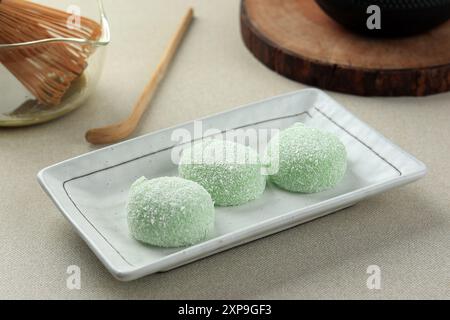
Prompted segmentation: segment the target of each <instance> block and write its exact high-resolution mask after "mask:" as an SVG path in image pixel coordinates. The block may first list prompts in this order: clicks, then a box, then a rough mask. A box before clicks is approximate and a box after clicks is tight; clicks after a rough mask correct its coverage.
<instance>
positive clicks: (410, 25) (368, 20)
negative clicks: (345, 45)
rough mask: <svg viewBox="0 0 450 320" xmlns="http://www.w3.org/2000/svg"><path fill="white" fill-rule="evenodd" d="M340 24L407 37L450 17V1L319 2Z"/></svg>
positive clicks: (361, 29) (350, 27) (360, 31)
mask: <svg viewBox="0 0 450 320" xmlns="http://www.w3.org/2000/svg"><path fill="white" fill-rule="evenodd" d="M316 2H317V4H318V5H319V6H320V7H321V8H322V9H323V10H324V11H325V13H327V14H328V15H329V16H330V17H331V18H333V19H334V20H335V21H337V22H338V23H340V24H342V25H344V26H345V27H347V28H349V29H351V30H353V31H356V32H358V33H362V34H365V35H369V36H375V37H377V36H380V37H396V36H408V35H413V34H417V33H421V32H425V31H427V30H430V29H432V28H434V27H436V26H438V25H440V24H442V23H444V22H445V21H447V20H448V19H449V18H450V0H316Z"/></svg>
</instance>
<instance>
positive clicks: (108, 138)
mask: <svg viewBox="0 0 450 320" xmlns="http://www.w3.org/2000/svg"><path fill="white" fill-rule="evenodd" d="M193 17H194V10H193V9H192V8H189V10H188V12H187V13H186V15H185V16H184V18H183V20H182V22H181V24H180V25H179V27H178V30H177V32H176V33H175V34H174V36H173V37H172V39H171V41H170V43H169V46H168V47H167V49H166V51H165V52H164V55H163V58H162V59H161V61H160V63H159V65H158V67H157V68H156V71H155V72H154V73H153V75H152V78H151V79H150V82H149V83H148V84H147V86H146V87H145V89H144V91H143V92H142V94H141V97H140V98H139V100H138V101H137V103H136V105H135V106H134V109H133V111H132V113H131V115H130V116H129V117H128V118H127V119H125V120H124V121H122V122H119V123H116V124H113V125H110V126H107V127H103V128H97V129H92V130H89V131H88V132H87V133H86V140H87V141H88V142H90V143H92V144H95V145H101V144H110V143H115V142H118V141H121V140H123V139H125V138H127V137H129V136H130V135H131V134H132V133H133V132H134V130H135V129H136V128H137V126H138V124H139V121H140V120H141V117H142V115H143V114H144V112H145V110H146V109H147V107H148V105H149V103H150V101H151V100H152V98H153V96H154V93H155V92H156V89H157V88H158V85H159V83H160V82H161V81H162V80H163V78H164V76H165V75H166V71H167V68H168V67H169V65H170V63H171V62H172V60H173V57H174V56H175V53H176V52H177V49H178V47H179V45H180V43H181V41H182V40H183V37H184V35H185V34H186V31H187V30H188V29H189V26H190V25H191V22H192V19H193Z"/></svg>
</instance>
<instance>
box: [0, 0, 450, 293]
mask: <svg viewBox="0 0 450 320" xmlns="http://www.w3.org/2000/svg"><path fill="white" fill-rule="evenodd" d="M189 3H191V4H193V5H194V6H195V9H196V16H197V19H196V20H195V22H194V24H193V27H192V29H191V31H190V32H189V34H188V36H187V38H186V41H185V42H184V44H183V46H182V48H181V50H180V52H179V54H178V56H177V58H176V60H175V62H174V64H173V66H172V67H171V69H170V71H169V73H168V76H167V79H166V80H165V81H164V83H163V85H162V87H161V89H160V90H159V92H158V94H157V96H156V98H155V100H154V102H153V103H152V105H151V109H150V111H149V112H148V113H147V114H146V115H145V117H144V119H143V121H142V125H141V126H140V128H139V130H138V131H137V132H136V135H142V134H145V133H148V132H151V131H154V130H157V129H161V128H165V127H168V126H172V125H175V124H178V123H181V122H185V121H188V120H193V119H196V118H199V117H203V116H206V115H211V114H214V113H217V112H220V111H224V110H227V109H230V108H233V107H235V106H238V105H242V104H246V103H249V102H253V101H255V100H260V99H263V98H267V97H270V96H273V95H277V94H281V93H285V92H289V91H293V90H297V89H300V88H303V87H304V86H302V85H300V84H298V83H295V82H292V81H290V80H287V79H284V78H282V77H280V76H278V75H277V74H275V73H273V72H272V71H270V70H268V69H266V68H265V67H263V66H262V65H261V64H260V63H259V62H257V61H256V60H255V59H254V58H253V57H252V55H251V54H250V53H249V52H248V51H247V50H246V48H245V47H244V45H243V43H242V41H241V39H240V33H239V1H237V0H232V1H231V0H220V1H219V0H196V1H186V0H153V1H144V0H134V1H113V0H105V6H106V9H107V12H108V15H109V17H110V19H111V21H112V35H113V42H112V44H111V46H110V47H109V52H108V55H107V59H106V62H105V71H104V74H103V77H102V78H101V81H100V84H99V87H98V90H97V91H96V93H95V94H94V95H93V96H92V97H91V98H90V99H89V100H88V102H87V103H86V105H85V106H84V107H83V108H81V109H79V110H77V111H76V112H74V113H72V114H71V115H69V116H67V117H64V118H62V119H60V120H57V121H54V122H52V123H49V124H46V125H42V126H37V127H32V128H28V129H11V130H4V129H0V163H1V166H0V178H1V181H0V298H52V299H54V298H83V299H91V298H103V299H110V298H139V299H140V298H149V299H153V298H161V299H164V298H174V299H192V298H206V299H208V298H235V299H238V298H245V299H259V298H286V299H296V298H339V299H341V298H363V299H366V298H375V299H379V298H395V299H397V298H450V276H449V275H450V273H449V266H450V217H449V211H450V169H449V156H450V94H441V95H436V96H431V97H427V98H362V97H355V96H349V95H341V94H336V93H331V95H332V97H334V98H335V99H337V100H338V101H339V102H340V103H342V104H343V105H344V106H346V107H347V108H348V109H349V110H351V111H352V112H353V113H355V114H356V115H357V116H358V117H360V118H361V119H362V120H364V121H366V122H367V123H368V124H369V125H371V126H373V127H374V128H376V129H377V130H379V131H380V132H381V133H383V134H384V135H385V136H386V137H388V138H390V139H392V140H393V141H394V142H396V143H397V144H398V145H400V146H401V147H402V148H404V149H405V150H407V151H408V152H410V153H412V154H413V155H415V156H417V157H418V158H419V159H420V160H422V161H424V162H425V163H426V164H427V165H428V167H429V174H428V176H427V177H426V178H425V179H423V180H421V181H419V182H418V183H415V184H412V185H408V186H406V187H403V188H399V189H395V190H393V191H389V192H387V193H384V194H382V195H379V196H376V197H373V198H371V199H368V200H365V201H363V202H361V203H359V204H358V205H356V206H354V207H352V208H350V209H347V210H344V211H341V212H339V213H336V214H333V215H330V216H327V217H325V218H322V219H319V220H316V221H314V222H311V223H308V224H305V225H302V226H299V227H296V228H293V229H290V230H288V231H285V232H282V233H279V234H276V235H273V236H270V237H267V238H265V239H262V240H259V241H255V242H252V243H250V244H247V245H244V246H241V247H238V248H235V249H232V250H230V251H227V252H224V253H221V254H218V255H215V256H213V257H210V258H207V259H204V260H202V261H199V262H196V263H194V264H190V265H188V266H185V267H182V268H179V269H177V270H174V271H171V272H168V273H164V274H157V275H153V276H149V277H146V278H144V279H141V280H138V281H135V282H132V283H121V282H118V281H116V280H114V279H113V277H112V276H111V275H110V274H109V273H108V272H107V270H106V269H105V268H104V267H103V265H102V264H101V263H100V262H99V260H97V258H96V257H95V256H94V254H93V253H92V252H91V251H90V250H89V249H88V247H87V246H86V245H85V243H84V242H83V241H82V240H81V239H80V238H79V237H78V236H77V235H76V234H75V231H74V230H73V229H72V227H71V226H70V225H69V223H68V222H66V220H65V219H64V218H63V217H62V216H61V214H60V213H59V212H58V210H57V209H56V207H55V206H54V205H53V204H52V203H51V201H50V199H49V198H48V197H47V196H46V195H45V194H44V192H43V191H42V190H41V189H40V187H39V185H38V183H37V181H36V174H37V172H38V171H39V170H40V169H42V168H44V167H46V166H48V165H51V164H54V163H56V162H59V161H62V160H66V159H68V158H71V157H74V156H77V155H80V154H83V153H86V152H88V151H91V150H93V149H94V148H93V147H91V146H89V145H88V144H87V143H86V142H85V141H84V138H83V137H84V132H85V131H86V130H87V129H89V128H92V127H98V126H101V125H105V124H110V123H112V122H114V121H117V120H119V119H122V118H123V117H124V116H125V115H127V114H128V112H129V111H130V110H131V106H132V104H133V103H134V102H135V100H136V97H137V96H138V94H139V93H140V91H141V90H142V88H143V86H144V84H145V83H146V81H147V80H148V79H149V75H150V73H151V71H152V70H153V69H154V68H155V67H156V64H157V63H158V60H159V58H160V56H161V54H162V52H163V49H164V47H165V45H166V44H167V42H168V39H169V38H170V36H171V34H172V33H173V31H174V29H175V26H176V25H177V24H178V21H179V19H180V17H181V16H182V15H183V14H184V12H185V9H186V6H187V5H188V4H189ZM74 264H75V265H78V266H80V267H81V271H82V289H81V290H79V291H69V290H68V289H67V288H66V277H67V274H66V269H67V267H68V266H69V265H74ZM373 264H376V265H379V266H380V267H381V270H382V289H381V290H378V291H371V290H368V289H367V288H366V279H367V277H368V275H367V274H366V269H367V267H368V266H369V265H373Z"/></svg>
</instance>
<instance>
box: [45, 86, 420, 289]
mask: <svg viewBox="0 0 450 320" xmlns="http://www.w3.org/2000/svg"><path fill="white" fill-rule="evenodd" d="M308 92H309V93H312V94H315V95H316V96H318V95H322V96H324V97H325V98H326V99H328V100H330V101H332V102H334V104H335V106H334V107H339V108H340V109H342V110H343V111H345V112H346V113H348V114H349V115H351V116H352V117H353V118H354V119H356V120H357V121H359V122H360V123H361V124H363V125H364V126H365V127H367V128H369V129H370V130H371V131H372V132H374V133H375V134H376V135H377V136H378V137H379V138H380V139H382V140H383V141H385V142H386V143H388V144H389V145H391V146H393V147H395V149H396V150H397V151H400V152H402V153H403V154H404V155H405V156H406V157H407V158H408V159H409V160H412V161H414V162H415V164H416V165H417V170H416V171H414V172H412V173H407V174H401V175H399V176H398V177H395V178H392V179H389V180H386V181H381V182H378V183H375V184H371V185H369V186H366V187H363V188H360V189H357V190H355V191H352V192H349V193H345V194H341V195H338V196H336V197H333V198H330V199H327V200H325V201H322V202H319V203H316V204H313V205H309V206H306V207H303V208H301V209H300V210H298V209H297V210H293V211H291V212H288V213H285V214H283V215H280V216H277V217H274V218H271V219H268V220H265V221H263V222H261V223H260V224H258V226H249V227H246V228H243V229H240V230H236V231H233V232H230V233H227V234H225V235H222V236H220V237H218V238H213V239H210V240H207V241H205V242H203V243H200V244H197V245H194V246H191V247H187V248H184V249H182V250H180V251H177V252H176V253H173V254H170V255H167V256H165V257H164V258H162V259H160V260H158V261H156V262H154V263H151V264H148V265H145V266H140V267H136V266H132V265H131V264H130V263H129V262H127V260H126V259H125V258H123V257H122V256H121V254H120V253H119V252H117V250H116V249H115V248H114V247H113V246H112V245H111V244H110V243H109V242H108V240H107V239H106V238H104V237H103V235H102V234H101V233H99V232H98V231H97V230H96V228H95V226H94V225H93V224H92V223H91V222H90V221H89V220H88V221H87V223H88V224H90V225H91V227H92V228H93V229H94V230H95V231H97V233H99V234H100V236H101V237H102V238H103V240H104V241H106V242H107V243H108V244H109V245H110V247H111V248H110V249H111V250H114V251H116V253H117V254H119V256H121V257H122V259H123V260H124V261H126V262H127V263H128V264H129V266H126V265H125V264H122V265H120V266H119V265H117V264H116V263H115V262H114V259H113V258H112V257H110V254H109V252H104V251H103V250H102V249H100V248H99V244H98V243H97V240H96V239H92V236H93V235H92V234H91V233H92V230H89V229H86V230H85V226H80V225H79V224H78V223H77V222H76V221H75V219H74V218H73V217H72V216H73V215H74V214H76V213H77V212H76V210H73V209H74V208H71V207H69V208H67V207H66V206H65V205H64V204H63V203H62V201H61V199H60V196H59V195H57V194H55V193H56V192H55V190H53V189H52V188H51V186H50V185H51V183H50V182H48V181H47V176H50V174H51V171H52V170H53V169H55V168H58V167H61V166H64V165H66V164H68V163H70V162H73V161H76V160H79V159H81V158H85V157H89V156H92V155H94V154H97V153H98V154H99V153H103V152H106V151H108V150H110V149H111V148H115V147H118V146H119V145H125V144H129V143H134V142H137V141H139V140H144V139H146V138H148V137H149V136H153V135H157V134H160V133H162V132H166V131H170V130H174V129H176V128H180V127H183V126H186V125H189V124H191V123H193V122H194V121H201V120H206V119H210V118H214V117H219V116H221V115H225V114H228V113H231V112H235V111H237V110H242V109H245V108H248V107H252V106H254V105H258V104H262V103H267V102H270V101H273V100H277V99H280V98H288V97H290V96H294V95H298V94H306V93H308ZM316 98H317V97H316ZM426 173H427V167H426V165H425V164H424V163H423V162H422V161H420V160H418V159H417V158H415V157H414V156H412V155H411V154H409V153H408V152H406V151H405V150H403V149H402V148H401V147H399V146H398V145H396V144H395V143H393V142H392V141H390V140H389V139H387V138H386V137H385V136H383V135H382V134H381V133H379V132H378V131H377V130H375V129H373V128H372V127H371V126H369V125H368V124H367V123H365V122H364V121H362V120H361V119H359V118H358V117H356V116H355V115H354V114H353V113H351V112H350V111H349V110H347V109H346V108H345V107H343V106H342V105H341V104H340V103H339V102H337V101H336V100H334V99H333V98H332V97H330V96H329V95H328V94H326V93H325V92H323V91H321V90H319V89H314V88H309V89H303V90H296V91H293V92H289V93H285V94H281V95H277V96H274V97H270V98H268V99H263V100H260V101H256V102H252V103H248V104H245V105H242V106H239V107H236V108H232V109H230V110H226V111H223V112H220V113H216V114H212V115H209V116H205V117H202V118H200V119H196V120H191V121H186V122H184V123H181V124H177V125H174V126H171V127H168V128H162V129H160V130H157V131H155V132H150V133H148V134H145V135H142V136H139V137H135V138H132V139H130V140H126V141H123V142H120V143H118V144H114V145H111V146H105V147H103V148H100V149H98V150H94V151H91V152H88V153H85V154H82V155H79V156H76V157H73V158H71V159H68V160H65V161H62V162H59V163H56V164H54V165H51V166H48V167H46V168H44V169H42V170H40V171H39V173H38V174H37V180H38V182H39V184H40V185H41V187H42V189H43V190H44V191H45V192H46V193H47V195H48V196H49V198H50V199H51V200H52V201H53V203H54V204H55V205H56V207H57V208H58V210H59V211H60V212H61V213H62V215H63V216H64V217H65V218H66V219H67V220H68V221H69V222H70V223H71V224H72V226H73V227H74V229H75V231H76V232H77V234H78V235H79V236H80V237H81V238H82V239H83V240H84V241H85V242H86V244H87V245H88V247H89V248H90V249H91V250H92V251H93V252H94V254H95V255H96V256H97V257H98V258H99V260H100V261H101V262H102V263H103V265H105V267H106V268H107V270H108V271H109V272H110V273H111V274H112V275H113V276H114V277H115V278H116V279H118V280H120V281H131V280H135V279H138V278H141V277H143V276H146V275H149V274H152V273H155V272H159V271H164V270H166V269H172V268H176V267H177V266H175V267H173V266H174V265H177V258H178V257H179V256H183V255H184V258H185V259H181V261H179V262H181V263H179V265H184V264H188V263H190V262H193V261H196V260H199V259H202V258H204V257H206V256H210V255H213V254H216V253H218V252H221V251H225V250H228V249H231V248H233V247H235V246H237V245H241V244H244V243H248V242H250V241H253V240H256V239H259V238H261V237H264V236H266V235H270V234H273V233H275V232H277V231H273V230H274V229H279V231H282V230H286V229H289V228H291V227H294V226H296V225H299V224H302V223H306V222H308V221H311V220H313V219H317V218H319V217H322V216H325V215H328V214H330V213H332V212H336V211H338V210H340V209H336V207H339V206H342V207H348V206H350V205H352V203H357V202H359V201H361V200H362V199H364V198H366V197H369V196H371V195H374V194H377V193H380V192H382V191H385V190H387V189H391V188H394V187H396V186H401V185H404V184H407V183H409V182H413V181H415V180H418V179H420V178H421V177H423V176H425V175H426ZM65 183H67V181H64V182H62V183H61V184H62V186H58V187H59V188H61V187H62V188H63V191H64V190H65V189H64V185H65ZM60 191H61V190H60ZM64 192H66V191H64ZM66 196H67V192H66ZM69 200H70V197H69ZM70 201H72V200H70ZM72 204H73V205H74V207H75V209H76V205H75V204H74V203H73V201H72ZM327 209H329V211H330V212H328V211H327ZM341 209H342V208H341ZM306 212H309V214H307V215H306V216H303V217H302V215H303V214H304V213H306ZM296 218H297V219H296ZM285 220H286V221H285ZM256 227H258V230H261V229H263V231H262V232H261V231H258V230H256V229H255V228H256ZM264 233H267V234H266V235H262V234H264ZM171 266H172V267H171Z"/></svg>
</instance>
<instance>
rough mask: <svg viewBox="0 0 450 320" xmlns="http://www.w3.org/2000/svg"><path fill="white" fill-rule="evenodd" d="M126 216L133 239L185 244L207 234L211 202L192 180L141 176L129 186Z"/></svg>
mask: <svg viewBox="0 0 450 320" xmlns="http://www.w3.org/2000/svg"><path fill="white" fill-rule="evenodd" d="M127 218H128V227H129V230H130V233H131V235H132V236H133V237H134V238H135V239H136V240H139V241H141V242H144V243H146V244H150V245H154V246H158V247H165V248H173V247H183V246H189V245H193V244H197V243H199V242H201V241H203V240H205V239H206V238H207V237H208V236H210V235H211V233H212V231H213V229H214V219H215V213H214V203H213V201H212V199H211V196H210V195H209V194H208V192H207V191H206V190H205V189H204V188H203V187H202V186H200V185H199V184H197V183H195V182H193V181H189V180H185V179H181V178H177V177H164V178H157V179H153V180H147V179H146V178H144V177H142V178H140V179H138V180H137V181H136V182H135V183H134V184H133V185H132V187H131V189H130V195H129V200H128V204H127Z"/></svg>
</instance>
